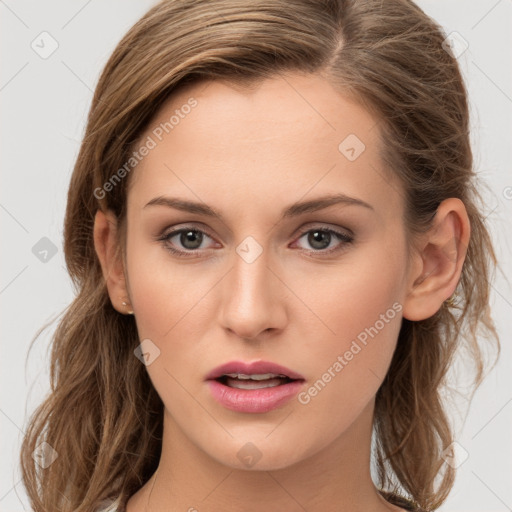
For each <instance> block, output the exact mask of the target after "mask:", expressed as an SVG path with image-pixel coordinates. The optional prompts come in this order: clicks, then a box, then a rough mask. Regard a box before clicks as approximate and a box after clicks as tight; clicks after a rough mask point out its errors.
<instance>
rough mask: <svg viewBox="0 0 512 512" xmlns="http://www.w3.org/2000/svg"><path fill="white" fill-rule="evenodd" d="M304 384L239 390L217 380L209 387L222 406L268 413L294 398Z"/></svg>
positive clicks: (240, 410)
mask: <svg viewBox="0 0 512 512" xmlns="http://www.w3.org/2000/svg"><path fill="white" fill-rule="evenodd" d="M303 384H304V381H302V380H294V381H292V382H289V383H288V384H281V385H280V386H276V387H273V388H262V389H237V388H230V387H229V386H225V385H224V384H222V383H220V382H219V381H216V380H209V381H208V386H209V388H210V391H211V393H212V395H213V398H215V400H217V402H219V403H220V404H221V405H223V406H224V407H226V408H227V409H231V410H232V411H237V412H252V413H255V412H268V411H271V410H272V409H275V408H276V407H278V406H280V405H282V404H284V403H285V402H287V401H288V400H290V399H291V398H293V397H294V396H295V395H296V394H297V393H298V392H299V389H300V388H301V387H302V385H303Z"/></svg>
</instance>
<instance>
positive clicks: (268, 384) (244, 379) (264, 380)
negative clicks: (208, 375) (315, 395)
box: [215, 373, 295, 389]
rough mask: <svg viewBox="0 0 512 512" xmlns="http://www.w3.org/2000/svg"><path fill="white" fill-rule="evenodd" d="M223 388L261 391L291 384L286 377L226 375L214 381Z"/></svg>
mask: <svg viewBox="0 0 512 512" xmlns="http://www.w3.org/2000/svg"><path fill="white" fill-rule="evenodd" d="M215 380H216V381H217V382H220V383H221V384H223V385H224V386H228V387H230V388H237V389H263V388H273V387H277V386H282V385H284V384H288V383H290V382H293V381H294V380H295V379H290V378H289V377H287V376H286V375H276V374H273V373H265V374H253V375H245V374H242V373H228V374H224V375H222V376H221V377H218V378H217V379H215Z"/></svg>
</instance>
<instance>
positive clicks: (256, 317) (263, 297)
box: [220, 250, 287, 340]
mask: <svg viewBox="0 0 512 512" xmlns="http://www.w3.org/2000/svg"><path fill="white" fill-rule="evenodd" d="M268 252H269V251H267V250H264V251H263V252H262V253H261V254H260V255H259V257H258V258H256V260H254V261H252V262H248V261H246V260H245V259H244V258H243V257H241V256H239V254H237V253H235V255H234V264H233V268H232V269H231V271H230V272H228V275H227V276H226V277H225V279H224V280H223V281H224V288H223V299H224V300H223V302H222V307H221V310H220V321H221V325H222V326H223V327H224V328H225V329H227V330H228V331H230V332H232V333H234V334H236V335H237V336H238V337H240V338H244V339H250V340H257V339H260V338H261V337H262V336H263V335H264V334H267V333H268V332H279V331H281V330H282V329H283V328H284V326H285V325H286V321H287V311H286V304H285V294H286V290H287V288H286V285H285V284H284V283H283V281H282V278H281V279H280V276H279V275H278V274H279V272H278V270H277V269H275V268H274V267H275V265H273V266H272V267H273V268H270V265H271V262H270V261H269V259H270V258H269V257H268V256H267V253H268Z"/></svg>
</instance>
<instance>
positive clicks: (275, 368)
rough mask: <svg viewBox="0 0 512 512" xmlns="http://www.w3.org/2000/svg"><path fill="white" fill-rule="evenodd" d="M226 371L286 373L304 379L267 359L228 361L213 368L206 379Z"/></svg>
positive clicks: (249, 373) (251, 373)
mask: <svg viewBox="0 0 512 512" xmlns="http://www.w3.org/2000/svg"><path fill="white" fill-rule="evenodd" d="M227 373H243V374H245V375H254V374H263V373H275V374H278V375H286V376H287V377H289V378H290V379H294V380H305V379H304V377H303V376H302V375H300V374H299V373H297V372H294V371H293V370H290V369H289V368H286V367H285V366H281V365H280V364H277V363H271V362H269V361H254V362H252V363H244V362H243V361H229V362H228V363H225V364H221V365H220V366H217V367H216V368H214V369H213V370H212V371H211V372H210V373H209V374H208V375H207V376H206V380H214V379H218V378H219V377H222V376H223V375H225V374H227Z"/></svg>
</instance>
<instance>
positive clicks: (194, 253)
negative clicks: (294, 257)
mask: <svg viewBox="0 0 512 512" xmlns="http://www.w3.org/2000/svg"><path fill="white" fill-rule="evenodd" d="M188 231H194V232H197V233H202V234H204V235H206V236H208V237H210V238H213V237H211V236H210V235H209V234H208V233H207V232H206V231H203V230H202V229H198V228H196V227H193V226H188V227H187V226H185V227H184V228H180V229H177V230H174V231H170V232H168V233H165V234H164V235H162V236H161V237H160V238H158V241H160V242H162V243H163V245H164V248H165V249H166V250H168V251H169V252H170V253H172V254H174V255H175V256H178V257H180V258H187V257H189V258H194V257H195V258H198V257H200V253H201V249H196V250H186V251H182V250H180V249H175V248H174V247H171V246H170V245H169V241H170V239H171V238H173V237H174V236H176V235H179V234H180V233H183V232H185V233H186V232H188ZM314 231H318V232H322V233H330V234H331V235H334V236H335V237H336V238H337V239H338V240H339V241H340V242H342V243H341V244H340V245H338V246H336V247H335V248H334V249H317V250H310V251H308V250H306V252H308V253H313V254H315V253H317V254H321V255H325V254H328V255H330V254H333V253H336V252H339V251H341V250H343V249H345V246H346V245H348V244H351V243H353V241H354V238H353V237H352V236H351V235H348V234H347V233H343V232H341V231H336V230H334V229H331V228H310V229H307V230H306V231H303V232H302V233H300V235H299V237H298V240H299V239H300V238H302V237H303V236H304V235H307V234H308V233H310V232H314Z"/></svg>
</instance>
